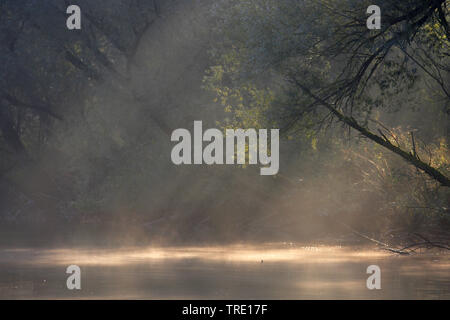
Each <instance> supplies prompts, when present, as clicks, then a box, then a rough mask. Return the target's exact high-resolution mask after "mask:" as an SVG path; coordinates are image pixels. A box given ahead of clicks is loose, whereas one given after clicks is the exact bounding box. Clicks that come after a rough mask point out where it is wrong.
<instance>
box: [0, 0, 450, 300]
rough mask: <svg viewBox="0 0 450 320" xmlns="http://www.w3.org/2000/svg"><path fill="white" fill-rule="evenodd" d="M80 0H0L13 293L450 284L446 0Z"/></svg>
mask: <svg viewBox="0 0 450 320" xmlns="http://www.w3.org/2000/svg"><path fill="white" fill-rule="evenodd" d="M77 2H78V4H79V6H80V8H81V14H82V26H83V27H82V29H81V30H67V28H66V18H67V14H66V7H65V2H62V1H58V0H48V1H23V3H24V4H23V5H22V2H20V3H19V2H18V1H15V0H3V1H1V2H0V16H1V19H0V59H1V61H3V63H2V65H1V66H0V299H53V298H56V299H67V298H75V299H90V298H97V299H121V298H125V299H450V255H449V252H450V251H449V250H450V209H449V208H450V188H449V186H448V185H447V184H448V183H449V182H448V177H450V152H449V139H450V126H449V124H450V108H449V106H450V102H449V101H450V98H449V97H450V96H449V92H450V88H448V85H449V84H450V81H448V79H450V73H449V69H448V65H450V61H449V55H448V52H449V48H450V44H449V41H448V39H449V36H448V26H447V28H446V27H445V24H444V22H443V21H441V20H439V19H442V16H441V15H438V14H437V12H438V10H437V7H436V8H431V9H430V8H428V6H431V5H437V6H439V7H440V6H441V5H442V8H443V10H444V12H446V14H447V15H448V10H449V8H447V7H448V6H447V7H445V6H444V4H443V3H444V2H439V1H434V2H430V3H432V4H430V3H427V4H426V5H425V4H424V3H423V1H420V0H413V1H408V5H405V4H393V3H394V2H392V1H388V0H386V1H384V0H383V1H379V4H380V6H381V9H382V12H384V13H386V12H389V13H390V14H389V15H387V16H383V19H385V20H383V21H385V26H386V29H382V32H383V33H382V34H383V37H374V36H373V35H374V34H377V33H376V32H378V31H376V30H370V31H369V30H367V27H366V24H365V20H364V19H366V18H367V17H366V7H367V5H368V4H369V1H360V0H349V1H345V3H344V2H342V3H344V4H345V5H344V4H342V3H341V2H339V1H325V2H323V1H310V0H305V1H297V0H242V1H235V0H220V1H210V0H167V1H158V0H155V1H153V0H148V1H147V0H129V1H128V0H109V1H108V4H106V2H101V1H89V0H78V1H77ZM324 3H326V6H325V5H324ZM328 6H330V7H328ZM347 6H348V7H347ZM330 8H331V9H332V10H330ZM341 10H343V12H344V13H345V14H342V12H341ZM2 12H7V13H8V15H6V16H3V15H2ZM347 15H349V16H347ZM403 17H409V18H408V19H406V20H404V18H403ZM346 19H350V20H349V21H350V22H349V21H348V20H346ZM389 19H393V21H396V19H400V22H401V23H397V22H395V23H392V24H389V21H390V20H389ZM402 19H403V20H402ZM361 21H362V22H364V23H362V24H360V22H361ZM439 21H441V22H439ZM59 26H61V27H59ZM380 32H381V31H380ZM445 34H447V36H446V35H445ZM347 41H348V42H347ZM423 48H426V50H424V49H423ZM352 50H353V51H352ZM372 55H374V56H372ZM365 59H368V60H365ZM364 66H366V67H364ZM199 121H201V123H202V130H203V131H202V132H203V133H204V132H205V131H206V130H207V129H217V130H218V132H219V133H221V132H222V133H225V132H226V130H227V129H244V130H245V129H255V131H254V132H255V133H256V132H261V131H259V130H267V132H268V134H269V136H270V134H271V132H276V133H277V135H276V136H277V137H278V132H279V145H278V143H277V144H276V147H277V148H273V149H271V147H275V143H271V142H270V139H269V140H268V144H267V145H266V146H265V148H266V149H265V150H263V151H265V152H264V155H265V156H266V157H269V154H270V156H271V158H273V159H275V154H272V152H273V153H275V152H276V156H277V157H276V160H277V161H276V163H275V162H273V163H271V165H273V170H272V171H270V172H271V173H270V175H266V176H264V175H261V172H262V171H260V169H261V167H263V166H264V164H262V161H261V158H264V157H263V156H261V153H258V154H257V153H256V152H254V153H253V152H252V151H253V149H252V148H246V147H245V146H243V148H242V150H243V151H242V152H239V149H238V148H237V149H236V154H234V153H235V152H234V146H233V147H230V148H229V149H228V150H227V151H230V150H231V152H229V155H234V156H235V157H234V158H236V159H244V160H246V163H245V164H237V163H236V164H234V163H233V164H217V163H216V164H212V165H207V164H205V163H202V164H189V165H188V164H183V163H175V162H174V161H173V157H171V155H172V152H173V150H174V147H175V145H176V144H177V142H175V141H172V140H174V139H171V138H172V134H173V133H174V132H180V131H177V130H183V129H185V130H187V131H189V132H190V134H191V136H192V138H193V139H197V140H198V141H195V142H194V141H192V145H190V146H191V147H192V148H191V149H192V150H191V151H192V152H191V151H190V152H191V153H192V154H191V156H192V157H188V158H189V159H191V158H192V159H194V150H195V149H200V150H201V151H203V150H204V149H203V148H205V147H206V146H207V145H209V142H210V141H201V138H202V137H201V135H199V136H198V137H196V138H194V131H195V128H196V125H195V124H197V125H198V124H199ZM185 130H184V132H185ZM271 130H272V131H271ZM278 130H279V131H278ZM182 132H183V131H182ZM252 132H253V131H252ZM218 136H219V135H218ZM175 140H176V139H175ZM204 140H208V139H204ZM211 140H212V139H211ZM220 140H221V141H220V142H223V147H224V154H226V152H225V150H226V149H225V143H226V137H225V136H222V135H220ZM222 140H223V141H222ZM255 141H256V140H255ZM277 142H278V139H277ZM196 143H198V144H196ZM219 145H220V143H219ZM278 147H279V150H278ZM263 149H264V148H263ZM268 150H272V151H271V152H268ZM259 151H261V149H259ZM278 151H279V152H278ZM199 154H200V155H202V153H201V152H200V153H199ZM212 154H213V153H212V152H211V157H209V158H208V159H209V160H211V158H212ZM214 155H216V153H214ZM197 156H198V154H197ZM230 158H233V157H230ZM234 158H233V159H232V160H233V161H234V160H235V159H234ZM177 159H178V158H177ZM223 162H225V163H226V161H225V159H224V161H223ZM252 163H253V164H252ZM69 265H77V266H79V267H80V268H81V274H82V278H81V279H82V280H81V285H82V290H68V289H67V286H66V279H67V277H68V274H67V273H66V268H67V266H69ZM371 265H377V266H379V267H380V269H381V279H382V280H381V287H382V289H381V290H369V289H368V288H367V287H366V280H367V278H368V277H369V274H367V273H366V270H367V267H368V266H371Z"/></svg>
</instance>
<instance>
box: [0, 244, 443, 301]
mask: <svg viewBox="0 0 450 320" xmlns="http://www.w3.org/2000/svg"><path fill="white" fill-rule="evenodd" d="M72 264H75V265H78V266H80V268H81V286H82V288H81V290H68V289H67V287H66V279H67V277H68V274H66V273H65V271H66V268H67V266H69V265H72ZM374 264H375V265H378V266H379V267H380V268H381V286H382V289H381V290H368V289H367V288H366V280H367V277H368V276H369V275H368V274H366V269H367V267H368V266H369V265H374ZM449 268H450V255H448V254H443V253H436V252H435V253H432V252H428V253H424V254H417V255H414V256H398V255H393V254H391V253H388V252H385V251H382V250H378V249H376V248H357V247H338V246H315V247H305V246H295V245H292V244H282V245H281V244H276V245H273V244H271V245H261V246H224V247H219V246H216V247H181V248H180V247H177V248H173V247H172V248H167V247H149V248H121V249H116V250H112V249H85V248H84V249H82V248H80V249H73V248H72V249H64V248H62V249H27V248H19V249H1V250H0V299H49V298H56V299H67V298H77V299H92V298H95V299H450V271H449V270H450V269H449Z"/></svg>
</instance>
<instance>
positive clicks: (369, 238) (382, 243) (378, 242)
mask: <svg viewBox="0 0 450 320" xmlns="http://www.w3.org/2000/svg"><path fill="white" fill-rule="evenodd" d="M338 223H340V224H341V225H343V226H344V227H346V228H347V229H349V230H350V231H351V232H353V233H354V234H356V235H358V236H360V237H362V238H364V239H367V240H369V241H372V242H374V243H376V244H378V245H380V246H383V248H382V249H383V250H387V251H390V252H393V253H397V254H404V255H408V254H410V253H409V252H407V251H404V250H405V249H395V248H392V247H391V246H389V245H388V244H387V243H384V242H381V241H379V240H376V239H373V238H371V237H369V236H366V235H365V234H362V233H361V232H359V231H356V230H355V229H353V228H352V227H350V226H349V225H347V224H345V223H343V222H340V221H338Z"/></svg>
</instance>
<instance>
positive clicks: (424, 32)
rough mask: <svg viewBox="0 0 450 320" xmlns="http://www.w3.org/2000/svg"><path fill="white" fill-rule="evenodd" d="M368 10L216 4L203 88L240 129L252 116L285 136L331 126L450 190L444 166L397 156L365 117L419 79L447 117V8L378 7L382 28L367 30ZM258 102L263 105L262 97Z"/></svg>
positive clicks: (360, 4) (353, 5) (363, 5)
mask: <svg viewBox="0 0 450 320" xmlns="http://www.w3.org/2000/svg"><path fill="white" fill-rule="evenodd" d="M370 4H373V3H369V2H368V1H354V0H347V1H325V0H324V1H307V0H305V1H294V0H282V1H271V0H254V1H250V0H248V1H222V2H221V3H220V5H218V6H217V7H216V11H215V14H216V16H217V17H218V23H217V26H216V31H217V32H218V33H219V34H221V35H222V36H224V39H225V40H224V41H218V43H217V45H216V49H215V50H212V55H213V57H214V58H215V59H216V61H217V66H215V67H213V68H211V70H210V73H209V74H208V75H207V77H206V87H207V88H209V89H211V90H214V91H215V92H216V93H217V94H218V98H219V99H221V101H222V102H223V104H224V105H225V106H226V108H227V110H229V111H230V110H232V111H233V112H234V115H235V119H237V120H238V121H243V119H244V118H245V119H246V121H248V119H249V118H253V119H254V118H257V119H259V120H260V121H268V123H271V124H277V125H280V126H282V127H283V128H285V129H286V130H292V129H293V128H295V127H296V126H298V125H299V124H300V125H307V126H311V125H312V124H313V125H317V126H319V127H323V126H326V125H327V123H328V125H329V124H330V123H332V122H333V121H335V120H338V121H340V122H341V123H344V124H345V125H346V126H347V127H348V128H352V129H354V130H356V131H357V132H358V133H359V134H361V135H362V136H364V137H365V138H367V139H370V140H371V141H373V142H375V143H377V144H379V145H381V146H383V147H385V148H387V149H388V150H390V151H392V152H394V153H396V154H397V155H399V156H400V157H402V158H403V159H404V160H406V161H407V162H408V163H409V164H411V165H413V166H415V167H416V168H418V169H420V170H423V172H425V173H426V174H427V175H428V176H430V177H431V178H432V179H434V180H436V181H438V182H439V183H440V184H441V185H443V186H446V187H449V186H450V180H449V178H448V176H447V175H446V174H445V173H443V172H442V171H441V170H443V169H444V170H445V168H441V170H439V168H434V167H432V166H430V165H429V164H428V163H426V162H425V161H422V160H421V159H420V157H419V156H418V155H417V153H416V150H414V148H413V149H412V150H403V149H402V148H401V147H400V146H399V145H398V144H396V142H395V139H393V138H392V137H390V136H389V135H390V133H389V131H388V130H387V128H386V127H385V126H382V125H381V126H380V123H379V122H377V121H375V120H376V119H375V120H374V119H372V115H373V113H374V111H376V110H377V109H383V108H386V107H389V104H390V103H392V102H393V101H394V99H395V98H396V97H398V96H402V97H404V95H405V94H408V93H410V92H411V91H412V90H414V88H417V86H420V85H423V81H427V82H432V84H431V87H432V88H433V90H434V89H436V88H437V89H440V94H439V96H437V97H436V95H435V96H434V99H435V101H437V102H439V103H441V104H442V109H443V110H444V111H445V112H447V113H448V112H449V106H450V104H449V102H450V96H449V94H448V93H449V88H448V83H447V81H446V79H448V76H449V71H450V70H449V68H448V67H447V66H448V61H449V54H448V52H449V50H448V49H449V38H448V35H449V34H448V30H449V27H448V14H449V13H448V8H447V3H446V1H444V0H433V1H419V0H416V1H414V0H411V1H402V2H401V3H398V2H392V1H377V3H376V4H377V5H379V6H380V7H381V12H382V28H381V30H369V29H368V28H367V26H366V19H367V16H366V15H365V12H366V9H367V7H368V6H369V5H370ZM423 79H426V80H423ZM252 92H253V93H255V94H252ZM264 94H265V95H266V96H269V98H268V100H267V99H266V100H264V99H262V98H261V96H262V95H264ZM258 99H259V101H258ZM243 101H244V102H243ZM245 105H247V106H250V107H245ZM318 107H324V108H318ZM400 108H403V109H406V108H408V105H406V104H401V106H400ZM261 119H262V120H261ZM374 125H375V127H374ZM388 136H389V138H388ZM411 138H412V139H413V140H414V136H413V135H412V137H411ZM413 145H414V143H413Z"/></svg>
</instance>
